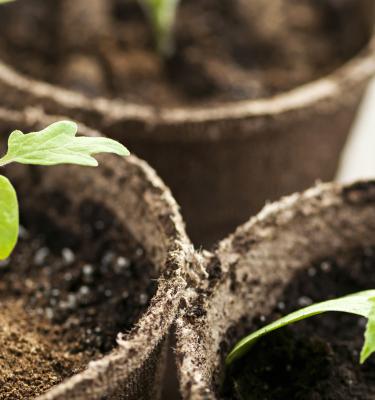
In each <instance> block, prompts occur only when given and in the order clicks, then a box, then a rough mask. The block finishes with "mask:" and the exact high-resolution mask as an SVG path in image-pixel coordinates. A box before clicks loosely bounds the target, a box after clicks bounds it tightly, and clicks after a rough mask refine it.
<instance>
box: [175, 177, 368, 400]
mask: <svg viewBox="0 0 375 400" xmlns="http://www.w3.org/2000/svg"><path fill="white" fill-rule="evenodd" d="M374 233H375V182H366V183H359V184H354V185H352V186H346V187H340V186H338V185H329V184H326V185H319V186H317V187H315V188H313V189H310V190H308V191H307V192H305V193H303V194H301V195H293V196H290V197H287V198H285V199H283V200H282V201H280V202H278V203H274V204H271V205H270V206H267V207H266V208H265V209H264V210H263V211H262V212H261V213H260V214H258V215H257V216H256V217H254V218H253V219H251V220H250V221H249V222H248V223H246V224H245V225H243V226H241V227H240V228H238V229H237V230H236V232H235V233H234V234H233V235H231V236H229V237H228V239H225V240H224V241H222V242H221V243H220V244H219V246H218V250H217V251H216V252H215V253H214V254H205V255H204V256H202V259H201V263H200V266H201V267H202V268H204V269H205V270H206V271H207V274H208V279H206V280H205V281H202V282H201V285H200V286H199V287H198V289H197V290H196V291H194V290H191V291H190V295H189V296H188V297H187V298H186V299H185V304H186V308H185V310H184V311H183V312H182V314H181V316H180V317H179V319H178V320H177V344H176V355H177V365H178V373H179V378H180V387H181V392H182V394H183V398H184V399H186V400H187V399H189V400H203V399H205V400H207V399H218V398H219V396H218V393H217V388H218V385H219V382H220V378H221V376H222V373H223V368H222V366H223V361H224V358H225V355H226V354H227V352H228V351H229V350H230V348H231V346H233V345H234V344H235V342H236V341H237V340H238V339H239V338H240V337H242V336H243V335H244V334H245V333H246V332H247V331H246V327H244V324H243V323H242V321H243V320H244V319H246V320H251V318H252V317H256V316H257V315H260V314H261V315H265V314H267V312H270V311H271V309H272V308H273V307H274V306H275V304H276V303H277V301H278V298H279V296H280V295H281V293H282V292H283V291H284V290H285V288H286V287H287V286H288V284H289V283H290V281H291V280H292V279H293V277H294V276H295V273H296V272H297V271H301V270H303V269H306V268H309V266H310V265H311V262H313V261H316V260H317V259H321V258H325V257H334V256H335V255H336V254H337V253H338V252H340V251H348V250H350V249H355V248H356V247H359V246H370V245H371V246H373V245H375V234H374ZM243 328H245V330H243Z"/></svg>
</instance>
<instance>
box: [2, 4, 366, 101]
mask: <svg viewBox="0 0 375 400" xmlns="http://www.w3.org/2000/svg"><path fill="white" fill-rule="evenodd" d="M75 8H76V9H75ZM95 10H101V11H100V12H97V11H95ZM362 17H363V16H362ZM77 21H80V23H79V22H77ZM177 21H178V23H177V26H176V46H175V49H176V51H175V53H174V55H173V57H171V58H170V59H166V60H162V59H161V58H160V57H159V56H158V54H156V52H155V51H154V43H153V34H152V30H151V29H150V27H149V25H148V23H147V20H146V18H145V15H144V13H143V12H142V10H141V8H140V6H139V4H138V3H137V2H136V1H134V0H111V2H110V6H108V1H107V0H105V1H103V0H102V1H100V0H96V1H95V7H93V9H92V10H91V9H90V10H88V9H87V7H86V4H85V2H84V1H69V2H68V1H66V0H65V1H64V0H61V1H57V2H46V1H44V0H29V1H24V2H21V3H17V4H7V5H4V6H2V12H1V15H0V54H1V57H2V58H3V59H4V60H5V61H6V62H8V63H10V64H12V65H14V66H16V67H17V69H18V70H20V71H22V72H24V73H27V74H30V75H32V76H34V77H36V78H39V79H42V80H46V81H49V82H52V83H56V84H60V85H63V86H66V87H69V88H72V89H74V90H77V91H81V92H84V93H86V94H87V95H89V96H92V95H98V94H101V95H105V96H110V97H120V98H123V99H125V100H127V101H132V102H135V103H148V104H151V105H154V106H156V107H159V106H176V105H177V106H178V105H191V106H195V105H196V106H200V105H202V104H217V103H220V102H226V101H235V100H244V99H249V98H259V97H265V96H271V95H273V94H275V93H278V92H280V91H284V90H288V89H291V88H293V87H296V86H298V85H300V84H301V83H305V82H308V81H311V80H314V79H316V78H319V77H321V76H323V75H325V74H328V73H330V72H331V71H333V70H334V69H335V68H337V67H338V66H340V65H341V64H343V63H344V62H345V61H347V60H348V59H350V58H351V57H353V56H354V55H355V54H357V53H358V52H359V51H360V49H361V48H362V47H363V45H364V44H365V43H366V41H367V40H368V38H369V30H368V29H367V28H366V27H365V24H364V22H363V21H362V19H361V14H360V7H359V6H358V0H345V1H342V2H337V1H335V0H326V1H322V0H273V1H267V2H265V1H263V0H252V1H251V2H250V1H246V0H221V1H217V0H183V1H182V2H181V4H180V7H179V11H178V17H177ZM104 25H105V26H104Z"/></svg>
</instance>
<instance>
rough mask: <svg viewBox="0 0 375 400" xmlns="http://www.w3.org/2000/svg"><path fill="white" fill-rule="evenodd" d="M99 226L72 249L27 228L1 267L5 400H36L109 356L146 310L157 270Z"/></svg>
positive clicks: (121, 237) (0, 372) (0, 353)
mask: <svg viewBox="0 0 375 400" xmlns="http://www.w3.org/2000/svg"><path fill="white" fill-rule="evenodd" d="M99 211H100V210H99V208H95V212H96V214H97V216H98V215H99V216H103V214H105V212H104V211H102V212H99ZM86 217H87V215H86ZM108 218H109V216H108V215H107V217H106V218H105V219H103V220H102V221H103V223H104V224H106V222H108ZM90 221H91V222H90ZM95 221H96V219H95V218H91V220H90V219H89V218H87V219H86V222H82V231H83V232H86V233H87V236H85V235H83V237H82V238H80V242H79V243H80V245H79V247H77V246H76V247H75V248H74V249H73V248H68V247H65V244H64V243H60V242H58V243H56V240H55V241H54V240H53V238H51V237H46V236H45V235H44V233H45V231H44V230H42V231H39V230H38V231H35V230H31V229H30V231H29V230H28V229H25V228H23V229H22V232H23V235H22V237H21V238H20V241H19V243H18V245H17V248H16V250H15V252H14V253H13V255H12V257H11V258H10V259H9V260H7V263H5V264H4V265H3V266H2V267H1V269H0V307H1V312H0V343H1V346H0V399H1V400H5V399H6V400H10V399H12V400H14V399H26V398H33V397H34V396H37V395H40V394H42V393H44V392H45V391H46V390H48V389H49V388H51V387H52V386H53V385H55V384H58V383H60V382H61V381H63V380H64V379H65V378H67V377H69V376H71V375H73V374H75V373H77V372H79V371H82V370H83V369H84V368H85V367H86V365H87V364H88V363H89V362H90V361H91V360H93V359H97V358H100V357H101V356H102V355H104V354H106V353H108V352H109V351H111V350H112V349H113V348H114V347H115V345H116V337H117V335H118V334H119V333H120V332H121V333H126V332H128V331H129V330H130V329H131V328H132V327H133V326H134V323H135V322H136V321H137V319H138V318H139V316H140V314H141V313H142V312H143V311H144V310H145V308H146V307H147V305H148V304H149V301H150V299H151V297H152V295H153V294H154V292H155V290H156V285H157V282H156V279H155V278H156V271H155V268H154V267H153V265H152V264H150V263H149V262H148V260H147V258H146V255H145V252H144V250H143V249H142V247H141V246H140V245H139V244H138V243H136V242H134V240H133V239H132V238H131V235H130V234H129V233H128V232H125V231H122V232H120V231H119V228H118V227H116V231H115V232H116V235H115V233H114V227H115V226H116V225H112V226H111V227H110V228H108V226H107V228H108V229H107V230H106V231H105V232H104V233H103V226H100V227H99V226H97V225H96V224H95ZM90 224H91V225H90ZM32 226H38V227H39V228H41V227H43V226H45V221H43V223H41V224H36V225H34V224H33V225H32ZM39 228H38V229H39ZM98 229H99V231H100V232H101V233H98V232H99V231H98ZM93 232H95V233H96V239H95V238H92V233H93ZM57 237H58V236H57ZM61 237H62V236H61ZM115 237H116V238H115ZM51 242H54V245H53V246H50V243H51ZM88 249H90V250H91V251H88Z"/></svg>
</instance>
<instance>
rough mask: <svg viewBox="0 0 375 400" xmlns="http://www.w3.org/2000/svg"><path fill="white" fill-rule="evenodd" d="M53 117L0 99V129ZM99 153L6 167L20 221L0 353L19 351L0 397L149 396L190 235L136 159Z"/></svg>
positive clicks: (155, 388)
mask: <svg viewBox="0 0 375 400" xmlns="http://www.w3.org/2000/svg"><path fill="white" fill-rule="evenodd" d="M56 120H57V118H54V117H47V116H46V115H44V114H42V113H40V112H35V110H34V111H31V110H28V111H25V112H20V111H8V110H5V109H0V128H1V132H3V134H4V133H6V132H10V131H12V130H14V129H21V130H23V131H24V132H30V131H32V130H39V129H41V128H42V127H45V126H46V125H48V124H49V123H51V122H53V121H56ZM82 133H83V134H88V135H92V134H95V132H92V131H90V130H87V129H86V128H85V127H84V126H80V134H82ZM3 138H4V136H3ZM99 161H100V167H98V168H82V167H77V166H62V167H51V168H39V167H26V166H17V165H16V166H11V167H9V169H8V170H6V173H7V175H8V176H10V177H11V178H12V180H13V182H14V184H15V186H16V188H17V190H18V196H19V200H20V206H21V222H22V224H23V227H24V228H23V229H22V230H21V238H20V241H19V244H18V247H17V248H16V250H15V252H14V255H12V257H11V259H10V263H9V265H8V266H7V267H4V268H3V269H2V271H1V275H2V276H1V279H0V281H1V283H0V285H1V286H2V288H1V292H2V293H3V295H2V312H1V316H2V319H3V322H2V327H3V328H2V331H1V333H0V336H1V340H4V341H6V340H7V342H6V343H7V346H4V344H3V346H2V348H3V353H4V354H2V357H4V358H5V360H7V357H12V354H13V356H14V353H12V349H18V353H17V356H16V359H15V361H14V363H13V364H10V365H11V371H10V374H11V375H10V376H12V377H13V378H11V381H9V380H7V378H6V376H5V375H6V374H7V369H6V368H4V370H2V371H1V374H0V375H2V377H1V379H2V382H3V383H2V385H1V389H0V391H1V392H2V393H3V392H5V393H4V396H6V394H7V393H8V395H9V396H10V397H11V398H30V397H33V398H34V396H36V395H41V396H40V397H38V398H41V399H45V400H47V399H48V400H51V399H67V398H71V399H103V398H104V397H105V398H108V399H125V398H126V399H141V398H142V399H155V398H158V397H159V396H160V392H161V387H162V375H163V373H164V367H165V356H166V351H167V346H168V336H169V330H170V326H171V324H172V321H173V320H174V318H175V315H176V312H177V307H178V304H179V299H180V297H181V294H182V292H183V289H184V287H185V279H184V276H185V271H186V268H187V254H188V253H189V252H190V251H191V248H190V246H191V245H190V243H189V241H188V239H187V237H186V234H185V231H184V226H183V222H182V219H181V216H180V214H179V212H178V207H177V205H176V203H175V201H174V199H173V198H172V196H171V194H170V192H169V190H168V189H167V188H166V186H165V185H164V184H163V183H162V182H161V180H160V179H159V178H158V177H157V175H156V174H155V172H154V171H153V170H152V169H151V168H150V167H149V166H148V165H147V164H146V163H145V162H144V161H141V160H139V159H138V158H137V157H135V156H130V157H129V158H126V159H120V158H117V159H116V157H107V156H102V157H100V159H99ZM15 315H17V318H14V316H15ZM7 318H8V319H7ZM4 320H5V322H4ZM22 324H23V325H22ZM4 327H6V329H5V328H4ZM7 332H8V333H9V335H11V333H12V332H13V333H12V335H13V336H12V335H11V337H10V338H9V337H7ZM9 335H8V336H9ZM8 345H9V346H8ZM14 351H15V350H14ZM30 354H31V355H30ZM6 365H7V364H6ZM18 370H19V371H21V372H20V373H19V375H17V374H15V371H18ZM28 374H29V375H30V376H29V378H30V379H29V380H27V379H26V377H27V376H28ZM16 376H21V377H22V379H20V380H17V379H16V378H15V377H16ZM9 382H10V383H9ZM9 385H10V386H9ZM47 389H49V391H47V392H46V393H45V391H46V390H47ZM9 393H11V394H9ZM43 393H44V394H43Z"/></svg>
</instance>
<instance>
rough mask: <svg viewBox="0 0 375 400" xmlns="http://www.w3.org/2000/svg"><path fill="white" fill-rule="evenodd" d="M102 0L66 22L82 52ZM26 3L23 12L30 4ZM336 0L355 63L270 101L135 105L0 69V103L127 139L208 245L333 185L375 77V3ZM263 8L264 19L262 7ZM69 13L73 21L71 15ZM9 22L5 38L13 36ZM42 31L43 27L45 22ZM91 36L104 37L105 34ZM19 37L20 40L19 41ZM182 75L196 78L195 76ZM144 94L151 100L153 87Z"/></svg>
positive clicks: (13, 8)
mask: <svg viewBox="0 0 375 400" xmlns="http://www.w3.org/2000/svg"><path fill="white" fill-rule="evenodd" d="M17 3H18V2H17ZM34 3H35V4H36V3H38V2H35V1H34ZM39 3H40V2H39ZM43 3H44V4H46V3H45V2H41V3H40V4H43ZM63 3H64V4H65V5H67V4H68V3H69V2H68V1H65V2H63ZM71 3H75V2H71ZM99 3H102V2H100V1H95V5H94V4H93V7H92V8H90V9H87V7H86V8H85V13H83V12H78V11H79V9H78V8H77V10H78V11H77V15H78V17H77V15H76V18H78V21H81V24H79V23H75V24H71V25H70V28H71V29H72V32H71V35H70V36H71V37H72V40H71V41H70V42H71V46H72V47H73V49H74V48H75V49H76V51H79V52H81V50H82V49H81V48H80V45H79V40H78V38H82V43H84V44H85V43H88V42H90V40H89V39H88V38H87V37H86V36H85V35H83V33H81V34H77V30H78V31H82V29H81V28H82V26H86V25H89V21H94V20H95V21H96V22H95V24H96V25H98V26H103V25H106V22H105V21H104V20H103V19H100V21H97V20H96V19H95V18H94V16H92V14H94V15H96V16H97V15H99V14H100V15H104V14H105V12H104V11H103V10H102V11H101V12H100V13H99V11H98V10H101V9H100V6H99ZM273 3H274V2H272V4H273ZM24 4H25V9H26V11H27V7H30V6H28V5H27V4H26V2H25V3H24ZM29 4H33V3H31V2H30V3H29ZM254 4H255V2H254ZM330 4H332V7H339V8H340V7H344V8H345V7H347V12H346V14H345V18H347V20H345V21H346V22H345V21H344V22H345V23H344V25H343V26H344V27H345V29H347V30H346V31H345V32H346V33H345V32H344V33H343V35H344V38H346V39H348V37H352V36H353V35H352V33H353V32H356V33H359V36H358V37H359V39H358V41H359V42H358V43H354V45H353V43H351V42H350V43H351V44H350V46H352V45H353V46H354V49H355V50H353V53H352V54H353V55H352V57H351V59H349V60H347V62H345V63H343V65H341V66H339V67H337V68H336V69H335V70H334V71H332V72H330V73H327V74H326V75H325V76H324V77H322V78H321V79H314V80H312V81H311V82H309V83H306V84H301V85H298V86H297V87H295V88H294V89H290V90H285V91H281V92H279V93H278V94H275V95H273V96H268V97H267V96H266V97H260V98H255V99H251V100H247V99H242V100H238V101H224V102H219V104H218V105H217V104H216V105H215V104H203V103H202V104H201V105H200V104H199V103H196V104H195V105H194V106H191V107H190V106H187V105H178V106H173V107H172V106H171V107H166V106H164V104H161V105H160V104H158V103H157V104H156V105H146V104H138V103H137V104H136V103H133V102H130V101H124V100H110V99H109V98H104V97H95V96H93V95H88V94H87V95H84V94H80V93H78V92H76V91H72V90H65V89H62V88H60V87H58V86H55V85H50V84H47V83H44V82H42V81H41V80H36V79H32V78H30V76H27V75H26V74H21V73H20V72H19V69H18V70H17V68H16V69H14V68H12V67H10V66H9V65H8V66H7V65H6V64H1V65H0V90H1V92H2V97H1V102H2V103H3V104H6V105H7V106H9V107H11V108H20V107H24V106H25V105H31V104H32V105H40V106H41V107H43V108H44V109H45V110H46V111H47V112H49V113H53V114H62V115H68V116H70V117H72V118H75V119H78V120H80V121H82V122H83V123H85V124H86V125H88V126H93V127H96V128H98V129H100V130H101V131H102V132H104V133H105V134H107V135H109V136H111V137H114V138H116V139H119V140H121V141H123V142H125V143H126V144H127V145H128V146H129V147H130V149H131V150H132V151H134V152H135V153H136V154H139V155H140V156H141V157H143V158H144V159H146V160H147V161H148V162H149V163H150V164H151V165H152V166H153V167H155V168H156V169H157V171H158V173H159V174H160V176H161V177H162V178H163V179H164V180H165V182H166V183H167V184H168V185H169V186H170V188H171V189H172V191H173V193H174V195H175V197H176V199H177V201H178V202H179V204H180V205H181V209H182V214H183V215H184V217H185V220H186V222H187V230H188V232H189V233H190V235H191V237H192V239H193V241H194V242H195V243H196V244H198V245H201V244H204V245H211V244H212V243H214V241H216V240H217V239H220V238H222V237H223V236H224V235H225V234H228V233H229V232H230V231H231V230H233V229H234V228H235V227H236V226H237V225H238V224H240V223H243V222H244V221H245V220H246V218H247V217H248V215H250V214H252V213H255V212H257V211H258V210H260V208H261V207H262V206H263V205H264V203H265V202H266V201H268V200H274V199H276V198H278V197H279V196H281V195H284V194H287V193H292V192H294V191H298V190H302V189H305V188H307V187H308V186H310V185H311V184H313V183H314V181H315V180H316V179H322V180H331V179H332V178H333V177H334V175H335V171H336V168H337V164H338V161H339V157H340V152H341V149H342V147H343V145H344V143H345V140H346V138H347V135H348V132H349V130H350V127H351V125H352V122H353V119H354V117H355V114H356V111H357V107H358V105H359V103H360V101H361V98H362V96H363V94H364V91H365V89H366V86H367V84H368V82H369V79H370V78H371V77H372V76H373V74H374V71H375V61H374V60H375V58H374V46H375V44H374V43H375V39H373V37H372V34H371V32H372V30H373V29H372V27H373V18H372V17H373V11H374V3H373V1H369V0H361V1H352V0H348V1H344V2H335V1H330ZM40 7H43V6H40V5H39V8H40ZM39 8H38V9H39ZM263 8H264V10H265V12H266V14H265V18H267V15H268V14H267V8H266V7H264V4H263ZM67 9H69V8H68V7H67ZM183 9H184V7H182V10H183ZM19 10H20V8H19V5H18V4H17V5H16V4H12V5H6V6H4V8H3V13H2V15H3V17H2V18H3V19H4V21H5V22H6V21H10V26H13V27H14V26H28V25H25V23H22V21H23V20H22V18H23V17H22V15H23V14H22V13H21V12H20V11H19ZM348 10H349V11H348ZM81 11H82V10H81ZM181 12H183V11H181ZM249 12H251V10H250V11H249ZM17 13H18V14H17ZM98 13H99V14H98ZM25 14H26V15H27V12H26V13H25ZM29 14H30V13H29ZM66 14H67V15H70V16H71V18H72V20H75V19H74V18H75V17H74V13H73V14H69V13H68V11H66ZM72 15H73V16H72ZM82 15H83V16H82ZM19 16H20V17H19ZM12 18H16V20H15V21H17V24H16V23H15V22H14V20H13V19H12ZM17 18H19V19H17ZM82 18H83V19H82ZM259 18H260V17H259ZM37 21H38V20H37ZM51 21H52V22H53V20H51ZM5 22H4V24H3V31H4V32H3V35H5V34H6V33H7V30H6V26H7V25H6V24H5ZM52 22H51V23H52ZM336 22H337V21H336ZM336 22H335V21H333V22H332V24H333V25H334V24H335V23H336ZM351 24H353V25H351ZM36 25H37V27H40V23H39V25H38V24H36ZM96 25H93V26H96ZM259 25H260V26H261V25H262V24H261V23H260V24H259ZM31 27H32V28H33V29H35V26H31ZM349 27H350V29H349ZM30 29H31V28H30ZM30 29H29V30H25V32H28V33H29V32H30ZM66 31H69V30H68V29H67V30H66ZM92 31H93V32H94V33H95V32H96V33H97V32H106V30H105V29H104V28H101V30H97V31H95V29H92ZM64 32H65V31H64ZM74 32H75V33H74ZM93 32H92V35H94V33H93ZM350 32H351V33H350ZM267 34H268V33H267ZM269 34H270V35H271V38H272V37H274V36H275V35H276V36H277V35H278V34H277V32H272V30H271V32H270V33H269ZM272 35H274V36H272ZM345 35H346V36H345ZM26 36H27V35H26ZM4 37H6V36H4ZM51 37H52V40H54V36H53V35H52V36H51ZM93 37H94V38H95V35H94V36H91V39H92V38H93ZM16 38H18V40H19V41H21V42H22V40H24V37H23V36H22V35H20V36H17V35H16ZM364 39H365V40H364ZM279 40H280V39H279ZM348 42H349V41H348ZM15 43H17V41H16V42H15ZM94 43H95V41H94ZM340 46H342V48H343V51H349V50H348V49H345V46H346V41H343V42H342V43H341V42H340ZM336 47H337V46H336ZM350 51H352V50H350ZM79 54H81V53H79ZM241 54H242V53H241ZM8 58H9V57H8ZM10 59H12V57H10ZM125 59H126V57H125ZM12 60H13V59H12ZM27 65H29V64H28V63H25V65H22V68H23V69H25V68H26V67H27ZM84 65H85V64H84ZM22 68H21V69H22ZM30 68H31V67H30ZM94 72H95V71H94ZM94 72H93V71H92V70H91V68H83V73H82V74H81V75H80V76H81V77H88V76H91V75H95V76H96V73H94ZM68 75H69V74H68ZM185 75H186V76H193V77H194V73H193V72H191V71H188V72H187V73H186V74H185ZM219 75H220V74H219ZM222 75H225V72H224V73H223V74H221V75H220V76H222ZM289 75H293V73H290V74H289ZM286 76H288V74H286ZM82 79H83V78H82ZM177 81H178V78H176V80H175V81H174V82H176V84H177V83H178V82H177ZM136 82H137V81H136ZM189 87H190V86H189V85H188V86H187V88H189ZM142 90H143V92H144V93H145V95H146V92H147V87H146V88H144V89H142ZM186 90H187V89H186Z"/></svg>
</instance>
